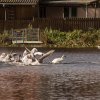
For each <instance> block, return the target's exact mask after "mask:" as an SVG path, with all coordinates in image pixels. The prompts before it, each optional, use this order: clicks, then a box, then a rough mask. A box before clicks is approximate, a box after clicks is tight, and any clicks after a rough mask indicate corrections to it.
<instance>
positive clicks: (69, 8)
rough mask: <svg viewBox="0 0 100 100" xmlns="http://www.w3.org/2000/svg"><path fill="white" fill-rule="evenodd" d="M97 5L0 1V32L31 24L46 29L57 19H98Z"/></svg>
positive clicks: (93, 0)
mask: <svg viewBox="0 0 100 100" xmlns="http://www.w3.org/2000/svg"><path fill="white" fill-rule="evenodd" d="M99 4H100V1H99V0H0V30H4V29H11V28H14V29H16V28H25V27H27V26H28V24H29V23H33V22H34V23H33V24H34V25H33V26H34V27H43V26H45V27H46V26H47V25H49V24H48V22H50V20H51V22H52V21H53V20H54V19H57V18H60V19H64V20H65V18H67V19H68V18H100V7H99ZM42 19H43V20H42ZM52 19H53V20H52ZM44 20H45V21H44ZM48 20H49V21H48ZM41 22H42V24H41ZM43 23H44V24H45V25H44V24H43ZM42 25H43V26H42ZM57 25H58V24H57ZM63 26H64V25H63ZM51 27H52V26H51Z"/></svg>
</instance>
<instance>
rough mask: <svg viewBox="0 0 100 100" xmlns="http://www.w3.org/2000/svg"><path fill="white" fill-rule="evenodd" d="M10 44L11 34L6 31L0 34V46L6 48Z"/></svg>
mask: <svg viewBox="0 0 100 100" xmlns="http://www.w3.org/2000/svg"><path fill="white" fill-rule="evenodd" d="M10 44H12V43H11V34H10V33H9V32H8V31H4V32H3V33H2V34H0V45H1V46H6V45H10Z"/></svg>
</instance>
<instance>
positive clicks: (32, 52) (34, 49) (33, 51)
mask: <svg viewBox="0 0 100 100" xmlns="http://www.w3.org/2000/svg"><path fill="white" fill-rule="evenodd" d="M37 51H38V50H37V49H36V48H33V49H32V50H31V51H30V52H31V54H34V53H35V52H37Z"/></svg>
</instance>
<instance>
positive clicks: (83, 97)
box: [0, 51, 100, 100]
mask: <svg viewBox="0 0 100 100" xmlns="http://www.w3.org/2000/svg"><path fill="white" fill-rule="evenodd" d="M63 54H64V55H66V58H65V59H64V61H63V62H62V63H61V64H51V61H52V60H53V59H54V58H55V57H60V56H62V55H63ZM0 67H1V69H0V100H100V51H91V52H90V51H89V52H85V51H82V52H81V51H79V52H77V51H73V52H72V51H57V52H55V53H54V54H53V55H51V56H49V57H48V58H46V59H44V62H43V64H41V65H39V66H19V65H12V64H5V63H0Z"/></svg>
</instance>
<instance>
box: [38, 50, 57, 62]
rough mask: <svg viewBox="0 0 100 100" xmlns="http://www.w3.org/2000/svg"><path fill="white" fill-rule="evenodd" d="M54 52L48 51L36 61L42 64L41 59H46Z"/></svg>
mask: <svg viewBox="0 0 100 100" xmlns="http://www.w3.org/2000/svg"><path fill="white" fill-rule="evenodd" d="M54 51H55V50H50V51H48V52H47V53H45V54H44V55H43V56H42V57H40V58H39V59H38V61H39V62H40V63H42V62H43V59H44V58H46V57H48V56H49V55H51V54H53V53H54Z"/></svg>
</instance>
